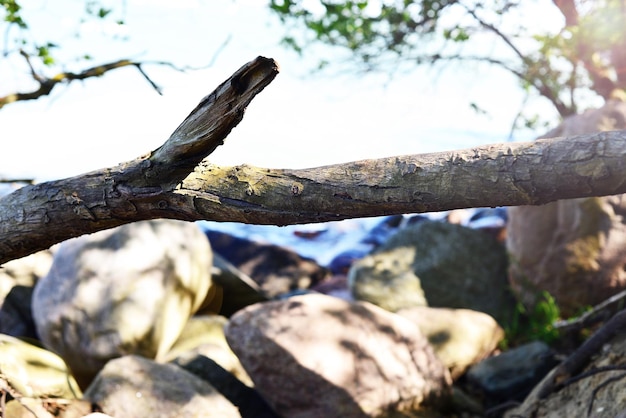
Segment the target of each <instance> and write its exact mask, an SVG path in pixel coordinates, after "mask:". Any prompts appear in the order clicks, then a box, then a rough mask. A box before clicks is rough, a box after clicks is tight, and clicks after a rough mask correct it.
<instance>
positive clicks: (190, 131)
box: [145, 57, 278, 190]
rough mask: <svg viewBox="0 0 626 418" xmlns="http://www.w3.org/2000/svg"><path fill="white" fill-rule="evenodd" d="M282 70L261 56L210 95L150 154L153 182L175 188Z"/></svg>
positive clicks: (165, 188)
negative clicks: (279, 70)
mask: <svg viewBox="0 0 626 418" xmlns="http://www.w3.org/2000/svg"><path fill="white" fill-rule="evenodd" d="M277 74H278V64H277V63H276V62H275V61H274V60H273V59H271V58H265V57H257V58H256V59H255V60H253V61H251V62H249V63H247V64H245V65H244V66H242V67H241V68H240V69H239V70H237V71H236V72H235V73H234V74H233V75H232V76H231V77H230V78H229V79H228V80H226V81H225V82H223V83H222V84H221V85H220V86H219V87H218V88H217V89H215V91H213V92H212V93H211V94H209V95H208V96H206V97H205V98H204V99H202V101H200V103H199V104H198V106H197V107H196V108H195V109H194V110H193V111H192V112H191V113H190V114H189V116H187V118H186V119H185V120H184V121H183V122H182V123H181V124H180V125H179V126H178V128H176V130H175V131H174V132H173V133H172V135H171V136H170V138H169V139H168V140H167V141H166V142H165V143H164V144H163V145H162V146H161V147H159V148H158V149H156V150H155V151H153V152H152V154H151V155H150V157H149V160H150V162H151V165H150V167H149V168H148V170H146V173H145V176H146V178H147V180H148V181H149V182H150V183H152V184H151V185H157V184H158V185H161V186H162V187H163V189H164V190H171V189H172V188H173V187H175V186H176V185H177V184H178V183H180V182H181V181H182V180H183V179H184V178H185V177H187V175H188V174H189V173H190V172H191V171H193V169H194V168H195V167H196V166H197V165H198V164H199V163H200V161H202V160H203V159H204V158H206V157H207V156H208V155H209V154H211V153H212V152H213V151H214V150H215V149H216V148H217V147H218V146H219V145H222V144H223V143H224V139H225V138H226V137H227V136H228V134H229V133H230V131H231V130H232V129H233V128H234V127H235V126H236V125H237V124H238V123H239V122H240V121H241V119H242V118H243V114H244V111H245V109H246V107H247V106H248V105H249V104H250V102H251V101H252V99H253V98H254V97H255V96H256V95H257V94H258V93H260V92H261V91H262V90H263V89H264V88H265V87H266V86H267V85H268V84H269V83H270V82H271V81H272V80H273V79H274V78H275V77H276V75H277Z"/></svg>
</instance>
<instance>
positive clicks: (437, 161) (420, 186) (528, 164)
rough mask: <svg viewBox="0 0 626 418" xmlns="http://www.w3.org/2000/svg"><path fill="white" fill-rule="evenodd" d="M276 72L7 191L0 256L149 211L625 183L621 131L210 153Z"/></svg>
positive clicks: (235, 83) (491, 202) (237, 84)
mask: <svg viewBox="0 0 626 418" xmlns="http://www.w3.org/2000/svg"><path fill="white" fill-rule="evenodd" d="M276 73H277V67H276V64H275V63H274V61H273V60H270V59H266V58H258V59H257V60H255V61H253V62H251V63H249V64H246V65H245V66H244V67H242V68H241V69H240V70H238V71H237V72H236V73H235V74H234V75H233V76H232V77H230V78H229V79H228V80H227V81H226V82H224V83H223V84H222V85H221V86H219V87H218V88H217V89H216V90H215V91H214V92H213V93H212V94H211V95H209V96H207V97H206V98H205V99H204V100H202V102H201V103H200V104H199V105H198V107H197V108H196V109H194V111H193V112H192V113H191V114H190V115H189V116H188V117H187V119H185V121H183V123H182V124H181V125H180V126H179V127H178V128H177V129H176V131H175V132H174V133H173V134H172V136H171V137H170V139H169V140H168V141H167V142H166V143H165V144H163V146H161V147H160V148H159V149H157V150H155V151H154V152H152V153H151V154H149V155H147V156H144V157H142V158H139V159H137V160H134V161H131V162H128V163H124V164H120V165H119V166H117V167H113V168H110V169H105V170H100V171H94V172H91V173H87V174H84V175H81V176H77V177H73V178H70V179H65V180H57V181H52V182H48V183H42V184H38V185H32V186H26V187H24V188H22V189H19V190H17V191H15V192H13V193H12V194H10V195H7V196H5V197H3V198H1V199H0V264H1V263H4V262H6V261H8V260H11V259H14V258H19V257H22V256H24V255H27V254H30V253H33V252H35V251H37V250H40V249H45V248H48V247H49V246H50V245H52V244H55V243H57V242H60V241H63V240H65V239H68V238H72V237H75V236H79V235H83V234H86V233H91V232H95V231H98V230H101V229H106V228H111V227H114V226H118V225H122V224H125V223H130V222H135V221H139V220H145V219H154V218H170V219H181V220H188V221H193V220H201V219H205V220H215V221H234V222H244V223H255V224H273V225H287V224H297V223H312V222H324V221H331V220H340V219H347V218H357V217H368V216H379V215H391V214H401V213H420V212H435V211H444V210H450V209H457V208H468V207H485V206H514V205H539V204H543V203H547V202H551V201H555V200H559V199H569V198H576V197H588V196H603V195H612V194H619V193H626V175H625V173H626V132H603V133H598V134H593V135H583V136H577V137H571V138H553V139H541V140H537V141H535V142H529V143H516V144H510V143H507V144H494V145H487V146H482V147H477V148H473V149H468V150H459V151H449V152H439V153H432V154H423V155H409V156H399V157H390V158H383V159H377V160H364V161H356V162H351V163H346V164H337V165H332V166H326V167H318V168H310V169H303V170H285V169H283V170H279V169H269V168H258V167H252V166H246V165H243V166H238V167H218V166H216V165H213V164H210V163H209V162H207V161H206V160H204V161H203V159H204V158H205V157H206V156H207V155H209V154H210V153H211V152H212V151H213V150H214V149H215V148H216V147H217V146H219V145H220V144H221V143H222V142H223V140H224V138H225V137H226V136H227V135H228V133H229V132H230V130H231V129H232V128H233V127H234V126H235V125H236V124H237V123H238V122H239V121H240V120H241V118H242V116H243V111H244V109H245V107H246V106H247V105H248V104H249V103H250V101H251V100H252V98H253V97H254V96H255V95H256V94H257V93H258V92H260V91H261V90H262V89H263V88H264V87H265V86H266V85H267V84H269V82H271V80H272V79H273V78H274V77H275V75H276ZM302 146H303V152H306V147H307V146H314V145H308V144H303V145H302Z"/></svg>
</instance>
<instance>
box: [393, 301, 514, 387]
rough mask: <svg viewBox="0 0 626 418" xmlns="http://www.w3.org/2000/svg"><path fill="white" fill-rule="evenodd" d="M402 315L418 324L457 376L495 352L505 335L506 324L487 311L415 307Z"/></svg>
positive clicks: (451, 371) (401, 311)
mask: <svg viewBox="0 0 626 418" xmlns="http://www.w3.org/2000/svg"><path fill="white" fill-rule="evenodd" d="M398 315H402V316H403V317H405V318H407V319H410V320H411V321H413V322H415V324H417V326H418V327H419V329H420V331H421V332H422V334H424V335H425V336H426V338H428V341H429V342H430V344H431V345H432V346H433V348H434V349H435V354H437V357H439V358H440V359H441V361H442V362H443V364H445V365H446V367H448V369H449V370H450V374H451V376H452V378H453V379H456V378H458V377H460V376H461V375H462V374H463V373H465V371H466V370H467V369H468V368H469V367H470V366H472V365H474V364H476V363H478V362H479V361H481V360H483V359H484V358H486V357H488V356H489V355H490V354H492V353H493V352H494V350H495V349H496V348H497V346H498V343H499V342H500V341H501V340H502V338H504V330H503V329H502V327H500V326H499V325H498V323H497V322H496V320H495V319H493V318H492V317H491V316H489V315H487V314H485V313H483V312H476V311H471V310H469V309H447V308H428V307H415V308H409V309H402V310H400V311H398Z"/></svg>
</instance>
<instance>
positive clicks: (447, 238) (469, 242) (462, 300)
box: [349, 221, 515, 325]
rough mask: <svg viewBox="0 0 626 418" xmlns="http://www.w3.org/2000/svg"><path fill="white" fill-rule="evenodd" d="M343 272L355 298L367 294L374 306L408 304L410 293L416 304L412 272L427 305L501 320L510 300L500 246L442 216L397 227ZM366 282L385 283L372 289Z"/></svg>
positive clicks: (505, 316)
mask: <svg viewBox="0 0 626 418" xmlns="http://www.w3.org/2000/svg"><path fill="white" fill-rule="evenodd" d="M372 265H374V266H376V265H379V266H382V268H380V269H376V268H372V267H371V266H372ZM388 266H393V269H391V268H390V267H388ZM390 271H392V272H393V274H388V272H390ZM381 272H382V274H380V273H381ZM349 278H350V288H351V291H352V294H353V295H354V296H355V298H358V297H359V296H360V295H363V294H367V295H368V298H367V299H368V301H370V302H372V303H374V304H376V305H380V306H387V307H388V306H394V304H396V305H401V306H402V307H403V308H408V307H410V306H407V305H410V304H409V303H407V301H409V300H410V297H412V298H413V299H414V302H413V303H414V306H415V305H418V306H419V303H418V302H419V300H420V298H419V295H420V290H419V288H418V287H417V286H416V285H415V284H414V283H415V280H416V278H417V279H419V283H420V286H421V289H423V292H424V294H425V296H426V300H427V301H428V305H429V306H433V307H445V308H465V309H472V310H475V311H480V312H485V313H487V314H489V315H491V316H492V317H494V318H495V319H496V320H497V321H498V322H499V323H500V324H503V325H504V324H506V323H507V322H508V320H509V318H510V316H511V313H512V310H513V308H514V305H515V303H514V301H513V298H512V295H511V294H510V292H509V285H508V282H507V255H506V251H505V249H504V246H503V245H501V244H500V243H498V242H497V241H496V240H495V239H493V238H492V237H491V236H489V235H488V234H485V233H483V232H481V231H475V230H473V229H470V228H466V227H463V226H460V225H453V224H449V223H445V222H434V221H422V222H419V223H417V224H414V225H409V226H407V227H406V228H404V229H402V230H400V231H399V232H398V233H397V234H395V235H393V236H392V237H391V238H389V240H388V241H387V242H386V243H385V244H383V245H382V246H381V247H380V248H379V249H378V250H376V251H375V252H374V253H373V254H372V255H371V256H368V257H366V258H364V259H362V260H360V261H358V262H357V263H355V264H354V265H353V266H352V268H351V270H350V275H349ZM399 283H403V285H402V286H399V285H398V284H399ZM411 286H413V287H411ZM368 288H381V289H385V288H386V289H385V290H384V291H382V290H381V291H379V292H378V295H376V293H375V292H373V291H370V290H368ZM411 289H413V290H411ZM409 293H410V294H409Z"/></svg>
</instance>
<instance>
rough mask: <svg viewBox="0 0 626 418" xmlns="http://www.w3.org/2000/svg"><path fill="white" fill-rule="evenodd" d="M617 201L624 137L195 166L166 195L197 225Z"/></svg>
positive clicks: (625, 186)
mask: <svg viewBox="0 0 626 418" xmlns="http://www.w3.org/2000/svg"><path fill="white" fill-rule="evenodd" d="M625 192H626V132H603V133H599V134H593V135H584V136H579V137H572V138H555V139H542V140H537V141H534V142H528V143H514V144H494V145H487V146H482V147H476V148H472V149H467V150H457V151H450V152H438V153H432V154H422V155H407V156H398V157H390V158H382V159H377V160H364V161H356V162H351V163H345V164H337V165H332V166H326V167H319V168H311V169H303V170H275V169H267V168H258V167H251V166H245V165H244V166H239V167H218V166H215V165H212V164H210V163H208V162H206V161H204V162H202V163H201V164H200V166H198V168H197V169H196V170H195V172H193V173H191V174H190V175H189V176H188V177H187V178H186V179H185V180H184V181H183V183H182V185H181V188H180V189H179V190H176V191H175V192H174V194H176V195H180V196H188V197H193V198H194V204H195V207H196V210H197V212H198V214H199V215H200V217H201V218H203V219H212V220H217V221H236V222H245V223H255V224H275V225H287V224H295V223H308V222H323V221H330V220H339V219H346V218H356V217H368V216H378V215H391V214H400V213H421V212H436V211H444V210H450V209H457V208H469V207H489V206H517V205H540V204H544V203H548V202H551V201H555V200H559V199H569V198H576V197H587V196H602V195H612V194H619V193H625Z"/></svg>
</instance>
